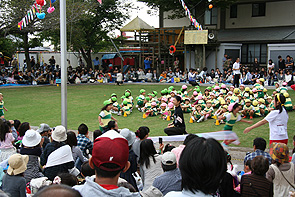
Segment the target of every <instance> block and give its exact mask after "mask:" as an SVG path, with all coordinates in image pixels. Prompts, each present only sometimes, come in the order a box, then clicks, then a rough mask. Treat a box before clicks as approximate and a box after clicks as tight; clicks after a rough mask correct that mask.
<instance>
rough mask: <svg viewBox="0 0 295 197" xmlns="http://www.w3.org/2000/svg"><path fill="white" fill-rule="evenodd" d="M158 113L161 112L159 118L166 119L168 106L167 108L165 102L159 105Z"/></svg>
mask: <svg viewBox="0 0 295 197" xmlns="http://www.w3.org/2000/svg"><path fill="white" fill-rule="evenodd" d="M160 108H161V109H160V114H161V117H160V118H161V119H163V120H166V119H167V117H168V115H169V112H168V111H169V110H168V108H167V104H166V103H162V104H161V105H160Z"/></svg>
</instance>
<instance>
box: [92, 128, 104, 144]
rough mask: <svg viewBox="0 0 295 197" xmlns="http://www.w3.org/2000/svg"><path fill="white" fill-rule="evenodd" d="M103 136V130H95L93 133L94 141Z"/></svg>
mask: <svg viewBox="0 0 295 197" xmlns="http://www.w3.org/2000/svg"><path fill="white" fill-rule="evenodd" d="M101 135H102V131H101V130H99V129H97V130H94V131H93V141H94V140H95V139H96V138H98V137H99V136H101Z"/></svg>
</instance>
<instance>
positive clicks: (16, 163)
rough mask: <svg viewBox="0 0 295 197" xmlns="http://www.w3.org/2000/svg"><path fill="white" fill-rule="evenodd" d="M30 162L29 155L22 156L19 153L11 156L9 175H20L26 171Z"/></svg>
mask: <svg viewBox="0 0 295 197" xmlns="http://www.w3.org/2000/svg"><path fill="white" fill-rule="evenodd" d="M28 161H29V156H28V155H21V154H19V153H17V154H14V155H11V156H10V157H9V159H8V164H9V167H8V170H7V174H9V175H18V174H21V173H23V172H24V171H26V169H27V164H28Z"/></svg>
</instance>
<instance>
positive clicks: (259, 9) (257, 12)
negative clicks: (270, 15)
mask: <svg viewBox="0 0 295 197" xmlns="http://www.w3.org/2000/svg"><path fill="white" fill-rule="evenodd" d="M257 16H265V3H253V4H252V17H257Z"/></svg>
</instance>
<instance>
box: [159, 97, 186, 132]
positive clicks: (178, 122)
mask: <svg viewBox="0 0 295 197" xmlns="http://www.w3.org/2000/svg"><path fill="white" fill-rule="evenodd" d="M180 103H181V97H180V96H175V97H174V99H173V104H174V106H175V112H174V119H173V122H172V123H169V124H168V127H167V128H166V129H164V132H165V133H166V134H167V135H182V134H186V131H185V123H184V117H183V112H182V109H181V107H180Z"/></svg>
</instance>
